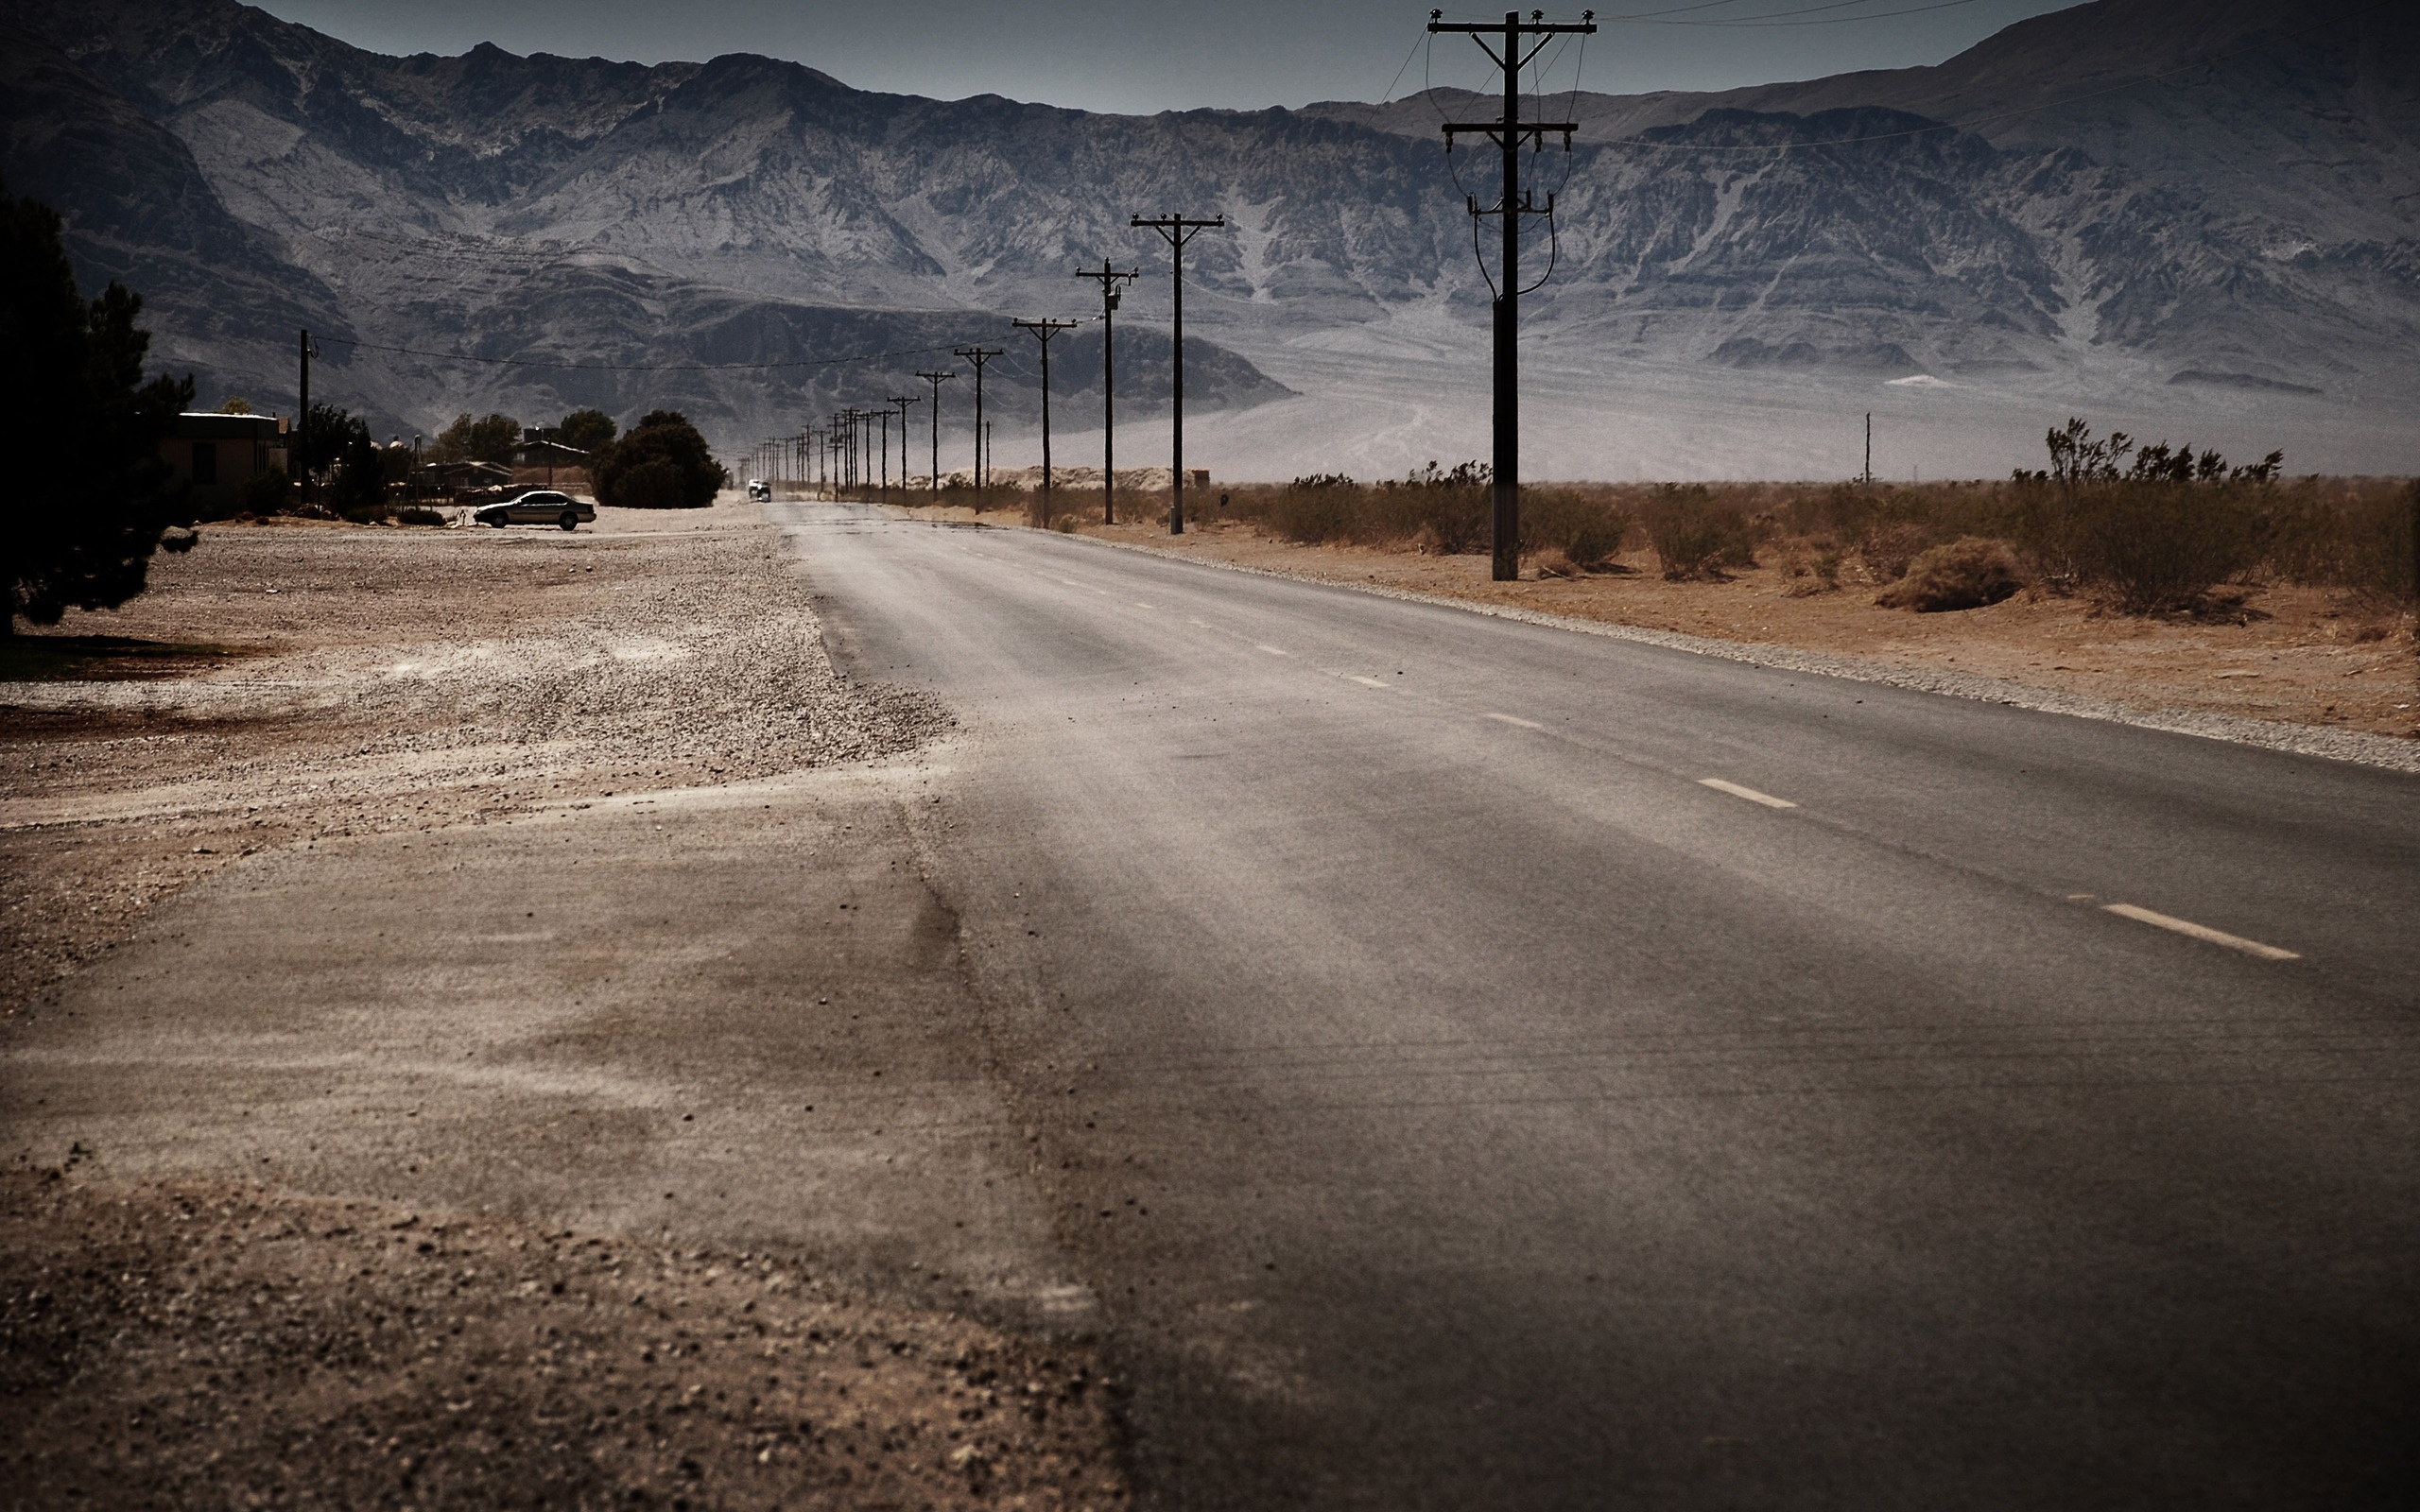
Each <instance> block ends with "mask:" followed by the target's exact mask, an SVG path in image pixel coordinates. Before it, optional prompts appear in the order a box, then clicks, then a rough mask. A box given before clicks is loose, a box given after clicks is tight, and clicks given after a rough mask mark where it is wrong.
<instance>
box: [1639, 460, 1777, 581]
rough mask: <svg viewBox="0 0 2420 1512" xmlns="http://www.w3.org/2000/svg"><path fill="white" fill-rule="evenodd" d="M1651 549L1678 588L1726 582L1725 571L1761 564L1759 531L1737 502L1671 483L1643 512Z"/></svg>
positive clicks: (1696, 487)
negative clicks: (1706, 580)
mask: <svg viewBox="0 0 2420 1512" xmlns="http://www.w3.org/2000/svg"><path fill="white" fill-rule="evenodd" d="M1640 514H1641V517H1642V519H1641V523H1642V524H1644V525H1645V526H1646V528H1647V543H1648V544H1649V545H1650V546H1651V547H1653V548H1654V550H1655V558H1656V560H1657V561H1659V562H1661V563H1662V564H1663V568H1664V576H1666V577H1667V578H1669V579H1671V580H1673V581H1675V582H1679V581H1683V580H1685V579H1688V578H1694V577H1720V576H1722V569H1723V568H1725V567H1754V566H1755V564H1756V540H1755V526H1754V525H1753V524H1751V523H1750V521H1749V519H1748V512H1747V511H1746V510H1745V509H1743V508H1741V507H1740V506H1739V505H1738V503H1737V501H1735V500H1732V499H1727V498H1717V497H1716V496H1715V494H1714V492H1713V490H1710V489H1708V488H1706V487H1705V486H1704V485H1703V484H1700V483H1692V484H1687V485H1681V484H1672V483H1668V484H1666V485H1664V487H1663V488H1661V489H1660V490H1657V491H1656V494H1655V496H1654V497H1653V498H1652V499H1651V500H1649V501H1648V504H1647V507H1646V508H1644V509H1643V510H1641V511H1640Z"/></svg>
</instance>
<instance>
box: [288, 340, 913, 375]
mask: <svg viewBox="0 0 2420 1512" xmlns="http://www.w3.org/2000/svg"><path fill="white" fill-rule="evenodd" d="M316 339H318V340H320V341H323V342H332V343H336V344H338V345H342V346H348V347H352V348H354V350H355V351H359V352H393V353H397V354H399V355H402V356H406V357H433V358H436V359H437V360H439V361H441V362H473V363H480V364H484V365H485V366H488V367H491V368H538V369H545V370H547V371H550V372H771V371H774V370H777V369H784V368H834V367H842V366H845V365H847V364H849V363H853V362H888V361H891V360H893V359H896V358H900V357H924V356H929V355H931V354H932V353H934V352H950V351H953V350H955V349H954V348H951V347H948V346H939V347H901V348H898V349H895V350H893V351H890V352H864V353H861V354H859V355H856V356H851V357H796V358H791V359H788V360H786V361H782V362H695V363H643V362H628V363H625V362H542V361H540V360H538V359H536V358H534V357H479V356H474V355H472V354H471V353H469V352H426V351H423V350H422V349H420V348H418V347H391V346H387V345H384V344H382V343H379V342H375V341H354V340H352V339H350V338H348V337H345V336H320V337H317V338H316Z"/></svg>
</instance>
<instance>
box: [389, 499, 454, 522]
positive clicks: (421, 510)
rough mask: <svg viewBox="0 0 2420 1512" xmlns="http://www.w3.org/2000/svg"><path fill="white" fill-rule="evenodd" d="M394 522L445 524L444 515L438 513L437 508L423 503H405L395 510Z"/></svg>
mask: <svg viewBox="0 0 2420 1512" xmlns="http://www.w3.org/2000/svg"><path fill="white" fill-rule="evenodd" d="M395 524H399V525H441V524H445V516H443V515H442V514H440V513H439V512H438V511H437V510H435V509H431V508H428V507H425V506H423V505H417V504H414V505H406V506H405V507H403V508H401V509H398V510H396V511H395Z"/></svg>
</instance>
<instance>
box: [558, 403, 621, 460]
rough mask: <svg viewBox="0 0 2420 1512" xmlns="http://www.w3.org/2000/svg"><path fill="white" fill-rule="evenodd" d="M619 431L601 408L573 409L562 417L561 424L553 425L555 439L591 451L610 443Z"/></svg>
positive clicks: (612, 418) (566, 444) (600, 448)
mask: <svg viewBox="0 0 2420 1512" xmlns="http://www.w3.org/2000/svg"><path fill="white" fill-rule="evenodd" d="M620 431H621V427H620V426H618V425H616V424H614V417H613V416H611V415H608V414H606V413H605V412H604V411H603V410H601V409H575V410H573V411H572V412H571V413H570V414H568V415H565V416H564V417H563V422H562V424H561V425H559V426H557V427H555V439H557V440H559V441H561V442H562V443H563V444H564V445H565V446H575V447H578V448H579V450H581V451H583V452H592V453H593V452H596V451H600V450H602V449H603V448H604V447H606V446H608V445H610V444H612V442H613V439H614V437H615V436H616V435H618V434H619V433H620Z"/></svg>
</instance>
